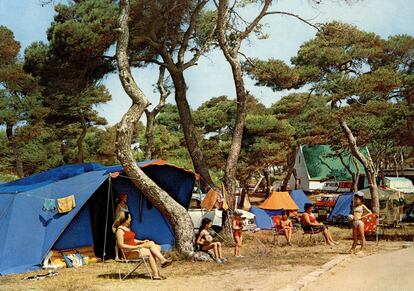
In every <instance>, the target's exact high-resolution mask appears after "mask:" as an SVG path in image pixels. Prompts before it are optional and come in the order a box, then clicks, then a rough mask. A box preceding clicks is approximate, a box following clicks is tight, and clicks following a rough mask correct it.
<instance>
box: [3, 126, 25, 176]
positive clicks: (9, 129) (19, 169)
mask: <svg viewBox="0 0 414 291" xmlns="http://www.w3.org/2000/svg"><path fill="white" fill-rule="evenodd" d="M6 136H7V140H8V141H9V144H10V147H11V149H12V152H13V155H14V162H15V169H16V175H17V177H19V178H23V177H24V171H23V161H22V157H21V156H20V151H19V149H18V147H17V144H16V142H15V140H14V136H13V124H10V123H7V125H6Z"/></svg>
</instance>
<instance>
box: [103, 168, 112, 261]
mask: <svg viewBox="0 0 414 291" xmlns="http://www.w3.org/2000/svg"><path fill="white" fill-rule="evenodd" d="M108 176H109V178H108V198H107V200H106V218H105V235H104V249H103V258H102V261H103V262H104V263H105V256H106V237H107V234H108V216H109V196H110V192H111V188H112V187H111V175H108Z"/></svg>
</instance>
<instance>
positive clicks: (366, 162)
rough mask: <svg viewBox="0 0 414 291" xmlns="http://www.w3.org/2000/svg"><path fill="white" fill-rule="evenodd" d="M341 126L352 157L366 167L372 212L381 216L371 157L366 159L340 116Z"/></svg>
mask: <svg viewBox="0 0 414 291" xmlns="http://www.w3.org/2000/svg"><path fill="white" fill-rule="evenodd" d="M339 124H340V126H341V128H342V130H343V131H344V133H345V135H346V138H347V139H348V143H349V148H350V150H351V153H352V155H353V156H354V157H355V158H357V159H358V161H360V162H361V164H362V165H363V166H364V169H365V173H366V175H367V179H368V184H369V190H370V192H371V198H372V211H373V212H374V213H375V214H379V199H378V186H377V181H376V172H375V169H374V165H373V163H372V161H370V158H369V157H365V156H364V155H363V154H362V153H361V152H360V151H359V149H358V146H357V142H356V139H355V137H354V135H353V133H352V131H351V129H350V128H349V127H348V124H347V123H346V120H345V118H344V117H343V116H342V115H339Z"/></svg>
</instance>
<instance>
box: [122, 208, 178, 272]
mask: <svg viewBox="0 0 414 291" xmlns="http://www.w3.org/2000/svg"><path fill="white" fill-rule="evenodd" d="M130 225H131V215H130V213H129V212H125V217H124V218H122V219H121V220H120V225H119V226H118V228H117V231H116V240H117V244H118V246H119V247H120V248H121V249H123V250H124V252H125V255H126V256H127V257H128V258H130V259H132V258H137V257H140V256H148V258H149V263H150V267H151V270H152V272H153V275H154V279H155V280H160V279H162V277H161V276H160V275H159V273H158V269H157V265H156V261H155V259H158V260H159V261H160V262H161V267H163V268H164V267H167V266H169V265H171V263H172V261H171V260H167V259H166V258H165V257H164V256H163V255H162V254H161V252H160V250H159V248H158V246H157V245H156V244H155V243H154V242H153V241H149V240H137V239H135V233H134V232H133V231H132V230H131V229H130V228H129V227H130ZM125 250H127V251H125Z"/></svg>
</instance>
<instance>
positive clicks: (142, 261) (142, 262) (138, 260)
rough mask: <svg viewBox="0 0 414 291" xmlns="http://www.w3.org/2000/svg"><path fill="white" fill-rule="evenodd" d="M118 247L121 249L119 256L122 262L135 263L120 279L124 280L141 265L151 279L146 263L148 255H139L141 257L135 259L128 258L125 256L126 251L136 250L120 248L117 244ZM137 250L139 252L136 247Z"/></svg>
mask: <svg viewBox="0 0 414 291" xmlns="http://www.w3.org/2000/svg"><path fill="white" fill-rule="evenodd" d="M118 249H119V250H120V251H121V256H122V259H121V262H124V263H135V264H136V265H135V266H134V267H133V268H132V269H131V270H129V272H128V274H126V275H125V276H124V277H122V278H121V280H125V279H126V278H128V277H129V276H130V275H131V274H132V273H134V272H135V271H136V270H137V269H138V268H139V267H140V266H141V265H144V266H145V269H146V271H147V274H149V275H150V277H151V279H153V277H152V272H151V269H150V268H149V265H148V256H141V257H139V258H136V259H128V258H127V256H126V254H127V253H131V252H136V251H137V250H127V249H123V248H121V247H120V246H118ZM138 252H139V249H138Z"/></svg>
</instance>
